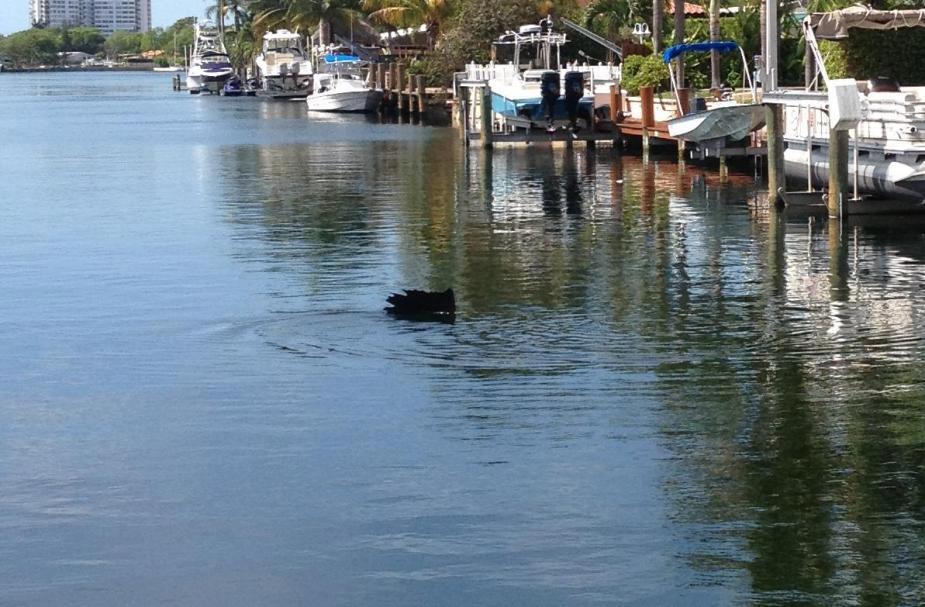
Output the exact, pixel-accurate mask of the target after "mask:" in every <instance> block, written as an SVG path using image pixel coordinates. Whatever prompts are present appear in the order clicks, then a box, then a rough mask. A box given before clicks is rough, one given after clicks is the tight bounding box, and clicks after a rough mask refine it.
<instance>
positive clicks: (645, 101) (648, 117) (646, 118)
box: [639, 86, 655, 127]
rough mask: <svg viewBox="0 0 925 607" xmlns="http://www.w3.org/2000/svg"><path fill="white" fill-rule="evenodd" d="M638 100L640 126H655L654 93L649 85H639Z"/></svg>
mask: <svg viewBox="0 0 925 607" xmlns="http://www.w3.org/2000/svg"><path fill="white" fill-rule="evenodd" d="M639 101H640V103H641V105H642V126H644V127H653V126H655V95H654V91H653V89H652V87H651V86H643V87H640V89H639Z"/></svg>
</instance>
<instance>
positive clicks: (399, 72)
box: [395, 63, 405, 112]
mask: <svg viewBox="0 0 925 607" xmlns="http://www.w3.org/2000/svg"><path fill="white" fill-rule="evenodd" d="M395 78H396V80H395V92H396V94H397V95H398V111H399V112H404V111H405V100H404V95H402V91H404V90H405V65H404V64H403V63H399V64H398V67H397V68H396V76H395Z"/></svg>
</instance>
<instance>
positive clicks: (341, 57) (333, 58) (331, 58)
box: [324, 53, 360, 63]
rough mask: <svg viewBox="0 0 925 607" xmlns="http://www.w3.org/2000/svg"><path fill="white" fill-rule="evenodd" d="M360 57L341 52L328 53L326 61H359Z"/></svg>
mask: <svg viewBox="0 0 925 607" xmlns="http://www.w3.org/2000/svg"><path fill="white" fill-rule="evenodd" d="M359 60H360V58H359V57H357V56H356V55H342V54H340V53H328V54H327V55H325V56H324V62H325V63H357V62H359Z"/></svg>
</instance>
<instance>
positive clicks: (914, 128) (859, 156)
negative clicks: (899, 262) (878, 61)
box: [765, 6, 925, 208]
mask: <svg viewBox="0 0 925 607" xmlns="http://www.w3.org/2000/svg"><path fill="white" fill-rule="evenodd" d="M913 26H918V27H925V9H914V10H897V11H878V10H872V9H869V8H866V7H863V6H854V7H851V8H847V9H843V10H838V11H832V12H829V13H812V14H810V15H807V16H806V18H805V20H804V22H803V31H804V35H805V37H806V43H807V45H808V46H809V47H810V49H811V50H812V52H813V55H814V56H815V59H816V65H817V70H818V74H817V79H818V78H819V77H820V76H821V78H822V81H823V83H825V84H826V86H827V87H828V85H829V84H830V82H832V81H830V79H829V76H828V73H827V71H826V68H825V64H824V62H823V57H822V53H821V52H820V51H819V45H818V43H817V39H829V40H840V39H844V38H847V37H848V33H849V30H850V29H853V28H861V29H877V30H890V29H897V28H900V27H913ZM872 76H875V77H874V78H871V79H870V80H869V81H867V82H857V83H856V84H855V86H856V88H857V99H856V102H857V103H858V105H859V107H860V110H861V112H860V115H861V119H860V121H859V122H858V123H857V126H856V127H855V128H854V129H853V130H852V131H850V132H849V153H850V155H849V160H848V183H849V187H851V188H852V189H853V191H854V193H855V196H854V198H858V195H859V194H871V195H875V196H882V197H886V198H892V199H901V200H907V201H910V202H911V203H913V205H912V206H915V207H922V204H923V201H925V87H907V86H900V84H899V83H898V82H897V81H896V80H894V79H893V78H892V77H889V76H890V75H873V74H872ZM878 76H886V77H878ZM838 82H840V83H844V82H845V81H838ZM849 90H852V89H850V88H849ZM765 99H766V100H773V101H774V102H775V103H782V104H783V105H784V143H785V151H784V165H785V170H786V173H787V176H788V177H793V178H798V179H800V180H806V181H808V184H809V188H810V190H812V189H813V188H824V187H826V185H827V184H828V178H829V159H828V150H829V109H830V100H829V95H828V93H826V92H824V91H814V90H806V91H790V90H786V91H773V92H771V93H768V94H766V95H765ZM870 206H871V207H873V206H874V205H870ZM884 208H885V207H884Z"/></svg>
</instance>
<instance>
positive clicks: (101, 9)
mask: <svg viewBox="0 0 925 607" xmlns="http://www.w3.org/2000/svg"><path fill="white" fill-rule="evenodd" d="M29 13H30V16H31V17H32V23H33V24H37V23H41V24H44V25H47V26H49V27H61V26H63V25H70V26H74V27H77V26H89V27H95V28H97V29H99V30H100V33H101V34H103V35H104V36H108V35H109V34H111V33H113V32H115V31H118V30H125V31H130V32H146V31H148V30H149V29H151V0H29Z"/></svg>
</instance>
